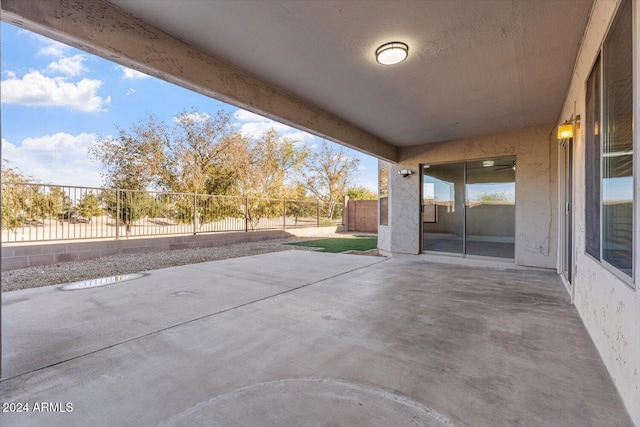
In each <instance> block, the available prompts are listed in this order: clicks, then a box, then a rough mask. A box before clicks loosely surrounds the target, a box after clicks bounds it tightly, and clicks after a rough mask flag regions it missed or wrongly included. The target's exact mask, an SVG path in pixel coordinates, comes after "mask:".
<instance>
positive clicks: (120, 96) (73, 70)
mask: <svg viewBox="0 0 640 427" xmlns="http://www.w3.org/2000/svg"><path fill="white" fill-rule="evenodd" d="M0 30H1V38H0V40H2V67H1V78H2V83H1V87H0V100H1V102H2V111H1V120H2V158H3V159H5V160H7V161H8V162H9V163H8V165H9V166H11V167H15V168H17V169H19V171H20V172H21V173H22V174H23V175H27V176H31V177H33V178H35V179H37V180H39V181H41V182H44V183H49V184H60V185H75V186H87V187H99V186H101V185H102V177H101V175H100V165H99V163H96V162H95V161H93V160H92V159H91V158H90V156H89V154H88V148H89V147H90V146H91V145H92V144H94V143H95V141H96V140H97V139H98V138H99V137H100V136H110V135H116V134H117V131H118V129H130V128H131V126H132V125H134V124H135V123H137V122H138V121H139V120H140V119H142V118H143V117H144V116H146V115H147V114H153V115H155V116H157V117H158V118H160V119H161V120H164V121H166V122H167V123H170V122H171V121H172V119H173V117H175V116H176V115H178V114H180V113H182V112H184V111H189V112H191V111H195V112H197V113H199V114H205V113H206V114H208V115H210V116H214V115H215V114H216V112H217V111H219V110H224V111H226V112H228V113H230V114H232V115H233V116H234V117H235V119H236V121H237V122H238V126H239V130H240V131H241V132H242V133H244V134H245V135H248V136H250V137H257V136H259V135H260V134H262V133H263V132H264V131H266V130H268V129H269V128H271V127H273V128H275V129H276V131H278V133H279V134H280V135H281V136H284V137H289V138H292V139H294V140H296V141H298V142H299V143H301V144H307V145H308V146H309V147H310V148H311V149H313V148H314V147H315V146H316V145H317V144H318V143H319V142H321V141H322V140H321V139H320V138H318V137H315V136H313V135H311V134H309V133H306V132H303V131H300V130H298V129H294V128H291V127H289V126H286V125H283V124H281V123H277V122H274V121H273V120H270V119H267V118H264V117H261V116H259V115H257V114H254V113H251V112H248V111H245V110H242V109H239V108H237V107H234V106H232V105H228V104H225V103H223V102H220V101H217V100H214V99H212V98H208V97H205V96H204V95H200V94H198V93H195V92H191V91H189V90H187V89H183V88H181V87H178V86H176V85H173V84H171V83H167V82H165V81H162V80H159V79H156V78H153V77H149V76H147V75H145V74H142V73H139V72H137V71H134V70H131V69H128V68H125V67H122V66H120V65H117V64H115V63H113V62H110V61H107V60H105V59H102V58H100V57H97V56H93V55H91V54H88V53H85V52H83V51H80V50H77V49H74V48H72V47H70V46H67V45H64V44H62V43H58V42H56V41H54V40H51V39H48V38H46V37H43V36H40V35H37V34H35V33H32V32H29V31H27V30H23V29H20V28H18V27H15V26H13V25H11V24H7V23H4V22H2V23H0ZM347 150H348V154H347V155H348V156H352V157H356V158H359V159H360V173H359V176H357V177H356V182H355V183H354V184H355V185H363V186H365V187H368V188H369V189H371V190H374V191H377V164H378V163H377V159H375V158H374V157H372V156H368V155H365V154H363V153H360V152H358V151H355V150H350V149H347Z"/></svg>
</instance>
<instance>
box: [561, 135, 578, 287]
mask: <svg viewBox="0 0 640 427" xmlns="http://www.w3.org/2000/svg"><path fill="white" fill-rule="evenodd" d="M559 152H560V153H559V154H560V156H559V157H560V160H559V162H560V174H559V178H560V201H561V203H562V204H561V207H560V209H561V212H560V213H561V220H560V227H561V230H560V233H558V234H559V236H560V245H559V250H560V251H561V254H560V265H559V270H560V271H559V273H560V274H561V275H562V276H563V277H564V279H565V280H566V282H567V284H568V285H569V287H571V288H572V287H573V277H574V274H575V267H574V266H575V262H574V260H575V245H574V239H575V233H574V224H575V208H574V177H573V139H565V140H562V141H561V142H560V147H559Z"/></svg>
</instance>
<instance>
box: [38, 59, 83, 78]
mask: <svg viewBox="0 0 640 427" xmlns="http://www.w3.org/2000/svg"><path fill="white" fill-rule="evenodd" d="M86 59H87V57H86V55H74V56H71V57H68V58H60V59H59V60H57V61H55V62H52V63H51V64H49V66H48V67H47V71H49V72H52V73H62V74H65V75H67V76H78V75H80V74H82V73H83V72H84V71H86V68H85V67H84V65H83V64H82V63H83V62H84V61H86Z"/></svg>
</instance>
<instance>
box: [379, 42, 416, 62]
mask: <svg viewBox="0 0 640 427" xmlns="http://www.w3.org/2000/svg"><path fill="white" fill-rule="evenodd" d="M408 55H409V46H407V45H406V44H405V43H402V42H391V43H385V44H383V45H382V46H380V47H379V48H378V49H376V61H378V63H379V64H382V65H393V64H398V63H400V62H402V61H404V60H405V59H407V56H408Z"/></svg>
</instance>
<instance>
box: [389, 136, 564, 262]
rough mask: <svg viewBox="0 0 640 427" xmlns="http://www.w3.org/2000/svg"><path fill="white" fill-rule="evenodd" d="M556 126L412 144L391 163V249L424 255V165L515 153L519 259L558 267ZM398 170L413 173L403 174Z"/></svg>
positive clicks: (517, 255) (517, 250)
mask: <svg viewBox="0 0 640 427" xmlns="http://www.w3.org/2000/svg"><path fill="white" fill-rule="evenodd" d="M553 128H554V126H553V125H547V126H537V127H533V128H528V129H523V130H519V131H514V132H505V133H500V134H497V135H491V136H484V137H478V138H471V139H464V140H458V141H449V142H446V143H437V144H431V145H426V146H419V147H410V148H406V149H402V150H401V152H400V159H401V161H400V163H398V164H397V165H394V166H391V168H390V171H389V181H390V182H389V187H390V191H389V192H390V203H389V206H390V211H391V212H390V223H389V224H390V227H389V228H388V230H381V233H384V232H385V231H386V232H388V233H389V236H388V237H387V236H385V237H383V238H382V239H381V240H383V241H387V240H388V241H389V250H390V252H395V253H407V254H418V253H420V179H421V177H420V173H419V171H420V165H423V164H436V163H449V162H460V161H472V160H482V159H493V158H498V157H515V159H516V213H515V218H516V236H515V237H516V241H515V263H516V264H518V265H520V266H530V267H543V268H556V263H557V248H556V241H557V218H556V215H557V203H558V202H557V200H558V197H557V187H558V184H557V168H556V165H557V156H558V147H557V141H556V140H555V137H554V135H553ZM398 169H410V170H412V171H413V172H414V174H412V175H410V176H408V177H406V178H403V177H402V176H400V175H398V173H397V170H398Z"/></svg>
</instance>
